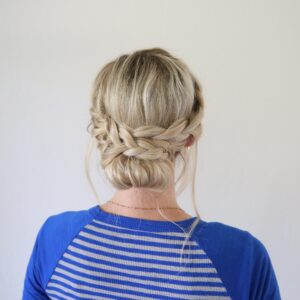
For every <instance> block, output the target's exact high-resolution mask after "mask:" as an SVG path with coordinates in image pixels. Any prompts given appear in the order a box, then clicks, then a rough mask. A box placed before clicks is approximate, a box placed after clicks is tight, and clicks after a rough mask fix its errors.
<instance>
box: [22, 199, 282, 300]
mask: <svg viewBox="0 0 300 300" xmlns="http://www.w3.org/2000/svg"><path fill="white" fill-rule="evenodd" d="M196 219H197V218H196V217H193V218H190V219H187V220H184V221H180V222H176V223H177V224H178V225H180V226H183V227H184V228H187V227H188V226H190V225H191V224H192V222H193V221H195V220H196ZM102 222H103V223H102ZM112 225H113V226H112ZM115 225H117V226H120V227H114V226H115ZM85 226H90V227H86V228H85ZM97 226H98V227H97ZM131 228H132V229H135V230H136V229H139V230H141V232H142V234H143V239H144V238H145V236H147V237H149V238H150V237H153V238H154V237H155V234H154V233H159V232H161V233H164V232H166V231H174V232H180V229H178V228H177V227H176V226H175V225H174V224H173V223H170V222H168V221H155V220H141V219H138V218H131V217H125V216H117V217H116V215H113V214H110V213H107V212H105V211H103V210H101V209H100V207H99V206H98V205H96V206H93V207H91V208H90V209H87V210H81V211H67V212H63V213H60V214H57V215H53V216H50V217H49V218H48V219H47V220H46V221H45V222H44V224H43V225H42V226H41V228H40V230H39V232H38V234H37V238H36V241H35V244H34V247H33V250H32V253H31V256H30V259H29V263H28V266H27V270H26V274H25V279H24V288H23V296H22V299H23V300H34V299H70V298H71V299H83V298H80V296H79V294H78V293H77V296H76V297H75V296H74V295H75V290H76V289H75V288H71V289H70V286H68V284H67V283H66V284H62V283H61V282H60V281H59V278H60V277H59V276H58V275H61V274H60V273H58V272H56V270H57V267H59V268H60V269H61V270H64V271H67V270H69V269H68V268H67V267H64V266H63V265H62V263H65V265H66V262H69V263H71V262H72V261H71V260H68V255H70V254H72V249H74V250H75V249H77V251H78V253H80V251H84V250H86V247H85V246H84V242H87V241H88V242H90V243H91V241H92V240H89V239H88V238H86V237H85V236H87V237H88V233H93V230H98V232H97V233H95V232H94V237H97V238H102V237H105V236H106V237H109V235H106V234H103V233H102V232H104V233H107V232H108V230H109V229H110V230H112V229H113V230H114V231H111V232H112V234H113V232H115V231H116V232H117V234H120V235H122V234H127V235H128V234H129V233H130V229H131ZM147 231H148V232H147ZM80 233H83V234H82V235H80ZM84 235H85V236H84ZM135 238H138V235H137V236H135ZM169 238H170V239H171V238H172V239H174V240H175V238H174V237H169ZM76 239H77V242H81V243H82V245H78V244H76V243H75V240H76ZM111 240H112V241H114V242H117V241H118V236H113V235H112V236H111ZM122 240H124V239H120V241H122ZM192 240H194V241H196V242H197V244H198V245H199V247H198V248H199V249H203V251H204V254H203V257H205V258H207V259H210V260H211V262H212V264H211V265H212V266H213V267H215V269H216V270H217V274H218V276H219V277H220V279H221V281H222V284H220V287H221V286H223V285H224V287H225V288H226V292H224V294H223V295H224V297H225V296H226V295H228V296H229V297H230V298H217V297H216V298H214V299H232V300H248V299H249V300H281V297H280V292H279V286H278V282H277V279H276V276H275V272H274V268H273V266H272V263H271V259H270V257H269V255H268V252H267V250H266V248H265V246H264V245H263V243H262V242H261V241H259V240H258V239H257V238H256V237H254V236H253V235H252V234H251V233H249V232H248V231H245V230H241V229H238V228H235V227H232V226H229V225H226V224H223V223H220V222H207V221H204V220H200V223H199V224H198V225H197V227H196V228H195V230H194V232H193V235H192ZM145 243H146V242H144V241H142V239H141V241H140V243H138V244H140V245H144V244H145ZM94 244H95V245H96V246H97V245H98V246H99V245H101V244H100V243H99V242H94ZM70 245H71V246H72V247H73V248H70V249H71V250H70V249H69V248H68V247H69V246H70ZM145 245H146V244H145ZM149 245H151V244H149ZM163 245H166V244H164V243H162V244H161V246H162V247H163ZM112 247H114V248H113V249H112V250H113V251H115V250H116V249H117V246H114V245H112ZM118 249H120V248H118ZM89 251H94V250H91V249H90V250H89ZM113 251H112V253H110V254H109V255H112V254H113ZM124 251H125V249H124ZM91 253H93V252H91ZM94 253H96V252H94ZM97 253H98V254H99V253H100V252H97ZM116 253H117V252H115V253H114V254H113V255H115V258H116V259H117V258H118V256H117V254H116ZM166 255H167V254H166ZM76 257H78V259H80V258H81V259H82V257H83V256H81V254H76ZM199 257H200V256H199ZM87 261H89V262H91V263H92V262H95V259H92V258H91V259H89V260H87ZM59 262H61V265H59ZM113 265H114V264H111V266H113ZM74 266H75V263H74ZM76 266H77V267H79V266H80V263H78V264H77V263H76ZM86 268H90V267H86ZM131 269H133V268H131ZM93 270H94V269H93ZM57 271H59V270H57ZM69 271H70V270H69ZM74 272H75V271H74ZM112 273H113V272H112ZM74 274H77V273H74ZM78 274H80V273H78ZM86 276H87V275H86ZM61 278H62V277H61ZM63 278H65V279H66V278H67V277H63ZM90 279H92V280H94V279H95V278H94V277H93V276H90ZM74 280H75V279H74ZM104 280H105V279H103V282H104ZM74 282H75V281H74ZM58 284H61V287H64V288H65V290H60V289H59V288H58V287H59V286H58ZM50 285H52V292H53V294H52V293H51V292H49V286H50ZM47 286H48V292H47ZM90 287H93V285H92V284H90ZM67 288H68V289H67ZM110 290H111V291H114V289H113V288H111V287H110ZM92 291H93V290H92ZM54 292H56V294H54ZM70 292H71V293H74V294H70ZM87 293H90V294H91V295H94V296H93V298H92V297H91V299H104V298H105V297H100V296H99V295H100V294H99V293H98V294H97V293H95V294H93V293H92V292H87ZM136 293H137V292H136ZM59 295H60V296H59ZM95 295H98V298H97V297H96V296H95ZM183 295H184V294H183ZM211 295H212V294H211ZM220 295H221V294H220ZM68 297H69V298H68ZM105 299H136V298H130V297H128V298H126V297H120V296H119V297H118V296H114V297H113V296H111V298H110V297H108V296H107V297H106V298H105ZM140 299H142V297H141V298H140ZM147 299H148V298H147ZM153 299H174V298H168V297H166V296H164V297H163V296H159V295H158V294H157V296H156V297H155V296H153ZM177 299H189V298H188V297H186V298H184V297H183V296H182V298H177ZM193 299H196V298H193ZM197 299H199V300H200V299H204V298H201V297H199V298H197Z"/></svg>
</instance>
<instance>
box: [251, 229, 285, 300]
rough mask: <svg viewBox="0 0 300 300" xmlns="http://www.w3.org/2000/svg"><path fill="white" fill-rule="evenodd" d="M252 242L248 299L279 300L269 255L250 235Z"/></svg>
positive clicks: (261, 244) (258, 241) (277, 287)
mask: <svg viewBox="0 0 300 300" xmlns="http://www.w3.org/2000/svg"><path fill="white" fill-rule="evenodd" d="M250 235H251V237H252V240H253V244H254V247H253V248H252V249H253V250H252V251H253V264H252V280H251V286H250V299H253V300H281V295H280V291H279V286H278V281H277V278H276V275H275V271H274V267H273V264H272V261H271V258H270V255H269V253H268V251H267V249H266V247H265V246H264V244H263V243H262V242H261V241H260V240H258V239H257V238H256V237H254V236H253V235H252V234H250Z"/></svg>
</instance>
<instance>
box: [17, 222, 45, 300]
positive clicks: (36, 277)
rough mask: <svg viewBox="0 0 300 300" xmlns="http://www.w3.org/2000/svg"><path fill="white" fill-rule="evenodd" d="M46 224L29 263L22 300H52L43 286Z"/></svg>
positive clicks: (42, 227)
mask: <svg viewBox="0 0 300 300" xmlns="http://www.w3.org/2000/svg"><path fill="white" fill-rule="evenodd" d="M48 220H49V218H48V219H47V220H46V221H45V222H44V224H43V225H42V226H41V228H40V229H39V231H38V234H37V236H36V239H35V242H34V246H33V249H32V251H31V255H30V258H29V262H28V263H27V268H26V272H25V279H24V283H23V292H22V300H44V299H50V298H49V297H48V296H47V294H46V292H45V291H44V289H43V284H42V259H41V254H42V253H41V249H42V247H43V245H42V243H43V239H42V236H43V232H44V228H45V226H46V223H47V221H48Z"/></svg>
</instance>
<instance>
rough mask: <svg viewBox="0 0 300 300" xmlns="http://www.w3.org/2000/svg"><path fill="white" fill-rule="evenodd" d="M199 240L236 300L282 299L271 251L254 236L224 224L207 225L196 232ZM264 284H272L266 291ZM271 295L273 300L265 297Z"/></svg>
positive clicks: (203, 223)
mask: <svg viewBox="0 0 300 300" xmlns="http://www.w3.org/2000/svg"><path fill="white" fill-rule="evenodd" d="M195 239H196V241H197V242H198V244H199V246H200V247H201V248H203V250H204V251H205V252H206V254H207V255H208V257H209V258H210V259H211V260H212V263H213V264H214V265H215V267H216V269H217V271H218V273H219V274H220V276H221V278H222V280H223V282H224V284H225V285H226V286H227V287H228V290H229V292H230V294H231V295H232V297H233V299H276V300H277V299H280V296H279V290H278V286H277V281H276V276H275V273H274V270H273V266H272V263H271V259H270V256H269V254H268V251H267V249H266V247H265V245H264V244H263V242H262V241H261V240H260V239H258V238H257V237H256V236H255V235H253V234H252V233H251V232H249V231H248V230H246V229H242V228H238V227H235V226H232V225H229V224H225V223H222V222H217V221H213V222H205V221H204V222H202V224H200V225H199V226H198V227H197V228H196V231H195ZM264 281H265V282H268V283H267V284H266V285H265V287H263V286H262V285H263V282H264ZM267 285H269V286H267ZM263 288H264V289H265V290H262V289H263ZM268 293H269V294H270V295H271V294H272V296H270V297H269V298H268V297H265V298H263V297H261V295H263V294H264V295H267V294H268ZM272 297H273V298H272Z"/></svg>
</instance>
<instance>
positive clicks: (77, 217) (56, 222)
mask: <svg viewBox="0 0 300 300" xmlns="http://www.w3.org/2000/svg"><path fill="white" fill-rule="evenodd" d="M92 218H93V214H92V213H91V210H90V209H85V210H68V211H63V212H60V213H57V214H54V215H50V216H49V217H48V218H47V219H46V220H45V222H44V224H43V225H42V227H41V228H40V233H41V237H44V238H47V239H49V238H52V239H56V238H59V236H61V235H62V234H63V236H65V237H66V236H69V235H73V234H74V233H75V232H76V231H77V230H80V229H81V227H82V226H84V225H85V224H87V223H88V222H90V221H91V220H92ZM54 233H55V234H54Z"/></svg>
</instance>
